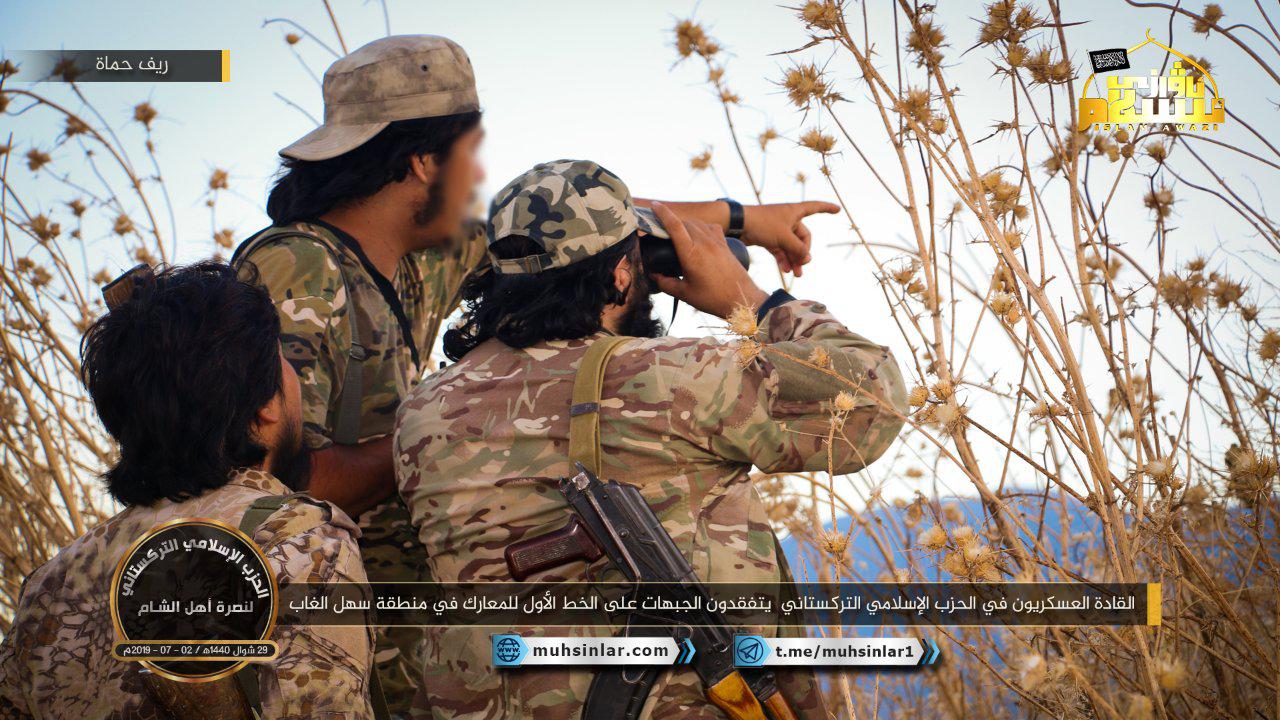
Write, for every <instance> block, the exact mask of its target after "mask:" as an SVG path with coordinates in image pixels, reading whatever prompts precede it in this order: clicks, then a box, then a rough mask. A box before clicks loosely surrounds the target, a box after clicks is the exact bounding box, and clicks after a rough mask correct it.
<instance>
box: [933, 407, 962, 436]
mask: <svg viewBox="0 0 1280 720" xmlns="http://www.w3.org/2000/svg"><path fill="white" fill-rule="evenodd" d="M968 412H969V408H967V407H965V406H964V405H957V404H956V402H955V400H948V401H947V402H944V403H941V404H939V405H935V406H934V407H933V421H934V423H936V424H937V425H938V427H939V428H940V429H941V430H942V432H943V434H945V435H948V436H951V437H957V436H959V435H961V434H962V433H963V432H964V428H965V426H966V425H967V424H968V417H967V415H968Z"/></svg>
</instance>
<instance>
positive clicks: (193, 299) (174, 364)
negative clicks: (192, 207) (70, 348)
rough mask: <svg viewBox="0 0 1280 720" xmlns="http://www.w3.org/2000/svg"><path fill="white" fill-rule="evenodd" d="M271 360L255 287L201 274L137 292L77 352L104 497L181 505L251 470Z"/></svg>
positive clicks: (276, 370) (187, 273)
mask: <svg viewBox="0 0 1280 720" xmlns="http://www.w3.org/2000/svg"><path fill="white" fill-rule="evenodd" d="M248 272H250V273H251V274H252V272H253V271H252V270H251V269H250V270H248ZM279 353H280V319H279V318H278V317H277V316H276V310H275V306H273V305H272V303H271V297H270V296H269V295H268V294H267V293H266V291H265V290H263V289H261V288H259V287H258V286H257V284H256V282H255V280H254V278H252V277H251V278H247V279H246V280H244V281H242V280H240V279H238V278H237V277H236V271H235V270H233V269H232V268H231V267H230V266H228V265H225V264H223V263H217V262H201V263H196V264H194V265H188V266H186V267H174V268H161V269H159V270H157V271H156V273H155V275H154V278H144V279H142V280H140V281H139V282H138V283H137V285H136V287H135V290H134V291H133V297H132V298H131V299H128V300H125V301H124V302H122V303H120V304H118V305H116V306H115V307H113V308H112V309H111V310H109V311H108V312H107V313H106V314H105V315H103V316H102V317H101V318H99V319H98V321H97V322H95V323H94V324H93V326H92V327H90V328H89V330H88V332H86V333H85V336H84V339H83V340H82V341H81V343H80V358H81V379H82V380H83V381H84V384H85V386H86V387H87V388H88V390H89V395H90V397H92V398H93V404H94V407H96V408H97V410H98V417H99V418H101V419H102V425H103V427H105V428H106V430H107V432H108V433H110V434H111V437H113V438H115V440H116V442H117V443H119V446H120V457H119V460H118V461H117V462H116V464H115V466H114V467H112V468H111V469H110V470H108V471H107V472H106V474H105V476H104V479H105V480H106V484H107V491H108V492H110V493H111V496H112V497H113V498H115V499H116V500H117V501H119V502H120V503H122V504H124V505H150V504H152V503H154V502H156V501H157V500H160V499H161V498H168V499H170V500H173V501H181V500H184V499H187V498H191V497H195V496H197V495H200V494H202V493H204V492H205V491H208V490H212V489H215V488H219V487H222V486H223V485H225V484H226V483H227V481H228V480H229V479H230V475H231V472H232V471H233V470H236V469H238V468H245V467H254V466H257V465H259V464H261V463H262V461H263V459H264V458H265V457H266V455H267V449H266V448H265V447H264V446H263V445H262V444H260V443H259V442H257V440H255V439H254V433H253V425H254V420H255V417H256V415H257V412H258V411H259V410H260V409H262V408H263V407H264V406H265V405H267V403H269V402H270V401H271V400H272V399H273V398H274V397H276V396H277V395H278V394H279V393H280V391H281V387H282V382H283V376H282V374H281V368H280V354H279Z"/></svg>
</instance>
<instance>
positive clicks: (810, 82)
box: [782, 63, 836, 110]
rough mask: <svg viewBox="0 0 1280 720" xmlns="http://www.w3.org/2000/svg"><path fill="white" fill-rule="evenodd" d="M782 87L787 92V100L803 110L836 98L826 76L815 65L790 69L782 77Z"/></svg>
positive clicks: (807, 64) (802, 65) (796, 66)
mask: <svg viewBox="0 0 1280 720" xmlns="http://www.w3.org/2000/svg"><path fill="white" fill-rule="evenodd" d="M782 87H783V88H784V89H785V90H786V91H787V100H789V101H790V102H791V104H792V105H795V106H796V107H797V108H799V109H801V110H808V109H809V108H810V107H811V106H812V105H813V104H814V103H817V104H818V105H821V104H823V103H825V102H828V101H830V100H834V99H835V98H836V94H835V93H834V92H832V90H831V86H830V84H828V82H827V79H826V76H825V75H823V73H822V71H821V70H819V69H818V66H817V65H814V64H813V63H806V64H800V65H795V66H793V67H791V68H788V69H787V71H786V73H785V74H784V75H783V76H782Z"/></svg>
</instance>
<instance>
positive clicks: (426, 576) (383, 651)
mask: <svg viewBox="0 0 1280 720" xmlns="http://www.w3.org/2000/svg"><path fill="white" fill-rule="evenodd" d="M359 525H360V533H361V537H360V554H361V556H362V557H363V559H364V568H365V574H367V575H368V576H369V581H370V582H427V581H430V580H431V571H430V569H429V568H428V567H427V549H426V548H425V547H423V546H422V543H421V542H420V541H419V540H418V534H417V532H415V531H414V529H413V522H412V521H411V520H410V517H409V509H408V508H407V507H405V504H404V502H403V501H402V500H401V499H400V498H399V496H396V497H393V498H388V499H387V500H385V501H383V502H381V503H379V504H378V505H376V506H374V507H373V508H370V509H369V510H368V511H366V512H364V513H363V514H361V515H360V520H359ZM422 637H423V635H422V628H419V627H386V628H382V627H380V628H378V631H377V644H376V646H375V648H374V656H373V664H374V669H375V670H376V671H377V673H378V679H379V680H381V681H382V692H383V694H384V695H385V696H386V698H387V709H389V710H390V711H391V714H392V715H393V716H398V717H409V708H410V706H411V705H412V704H413V697H414V693H415V692H416V691H417V687H418V684H419V682H420V678H421V677H422V666H423V662H422Z"/></svg>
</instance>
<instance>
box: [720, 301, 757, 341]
mask: <svg viewBox="0 0 1280 720" xmlns="http://www.w3.org/2000/svg"><path fill="white" fill-rule="evenodd" d="M728 322H729V331H730V332H732V333H733V334H734V335H737V336H739V337H744V338H752V337H755V336H756V333H758V332H760V325H759V324H758V323H757V322H756V311H755V310H754V309H752V308H751V307H749V306H747V305H738V306H737V307H735V308H734V309H733V311H732V312H730V313H729V318H728Z"/></svg>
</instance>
